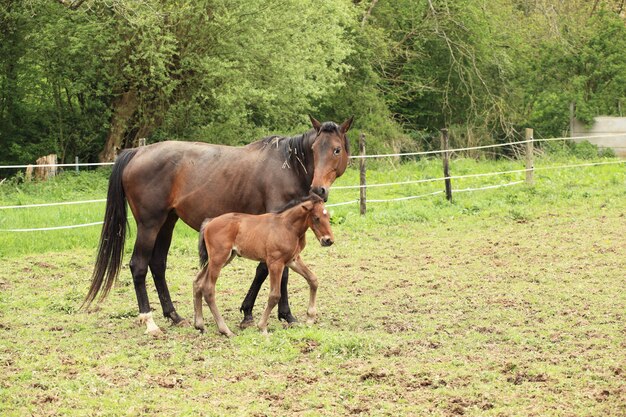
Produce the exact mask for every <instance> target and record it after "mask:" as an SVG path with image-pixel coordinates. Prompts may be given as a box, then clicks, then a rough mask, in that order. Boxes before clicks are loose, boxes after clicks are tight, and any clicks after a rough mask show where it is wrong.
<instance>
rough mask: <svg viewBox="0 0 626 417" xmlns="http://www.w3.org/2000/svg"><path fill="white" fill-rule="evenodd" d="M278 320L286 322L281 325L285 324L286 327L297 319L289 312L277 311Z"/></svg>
mask: <svg viewBox="0 0 626 417" xmlns="http://www.w3.org/2000/svg"><path fill="white" fill-rule="evenodd" d="M278 320H280V321H283V320H284V321H285V322H287V323H286V324H283V325H286V326H287V327H290V326H292V325H294V324H296V323H298V319H297V318H295V317H294V316H293V315H292V314H291V313H287V314H281V313H278Z"/></svg>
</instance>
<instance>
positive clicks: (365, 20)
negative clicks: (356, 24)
mask: <svg viewBox="0 0 626 417" xmlns="http://www.w3.org/2000/svg"><path fill="white" fill-rule="evenodd" d="M376 3H378V0H372V3H370V7H369V9H367V12H366V13H365V15H364V16H363V20H361V27H363V26H365V22H367V19H368V18H369V17H370V16H371V15H372V10H374V6H376Z"/></svg>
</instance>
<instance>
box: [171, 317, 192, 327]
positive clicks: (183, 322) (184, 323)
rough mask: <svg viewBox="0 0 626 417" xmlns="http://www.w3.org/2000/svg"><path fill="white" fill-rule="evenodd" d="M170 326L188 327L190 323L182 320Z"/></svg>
mask: <svg viewBox="0 0 626 417" xmlns="http://www.w3.org/2000/svg"><path fill="white" fill-rule="evenodd" d="M172 326H176V327H190V326H191V323H189V321H188V320H185V319H182V320H181V321H179V322H178V323H176V322H172Z"/></svg>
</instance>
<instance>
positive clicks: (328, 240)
mask: <svg viewBox="0 0 626 417" xmlns="http://www.w3.org/2000/svg"><path fill="white" fill-rule="evenodd" d="M320 243H321V244H322V246H330V245H332V244H333V243H335V241H334V240H332V239H331V238H330V237H328V236H324V237H323V238H321V239H320Z"/></svg>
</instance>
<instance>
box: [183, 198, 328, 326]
mask: <svg viewBox="0 0 626 417" xmlns="http://www.w3.org/2000/svg"><path fill="white" fill-rule="evenodd" d="M309 228H311V230H313V233H315V237H317V240H319V242H320V243H321V245H322V246H330V245H332V244H333V241H334V237H333V231H332V229H331V228H330V216H329V215H328V212H327V211H326V209H325V208H324V201H323V200H322V199H321V198H320V197H318V196H317V195H315V194H312V195H311V197H308V198H306V199H304V200H302V201H300V202H298V203H294V204H290V205H288V206H287V207H285V209H283V210H281V211H280V212H278V213H267V214H259V215H252V214H242V213H228V214H223V215H221V216H219V217H216V218H214V219H207V220H206V221H205V222H204V223H203V224H202V227H201V228H200V242H199V244H198V247H199V252H200V264H201V265H202V266H203V267H202V270H201V271H200V272H199V273H198V275H197V276H196V279H195V280H194V283H193V294H194V313H195V314H194V326H195V327H196V329H198V330H200V331H202V332H204V318H203V317H202V297H203V296H204V299H205V300H206V302H207V304H208V305H209V308H210V309H211V313H212V314H213V318H214V319H215V322H216V323H217V328H218V329H219V331H220V333H222V334H225V335H226V336H229V337H230V336H234V333H233V332H231V331H230V329H229V328H228V326H227V325H226V323H225V322H224V319H223V318H222V315H221V314H220V312H219V310H218V309H217V305H216V303H215V283H216V282H217V278H218V277H219V274H220V271H221V270H222V268H223V267H224V266H226V265H228V263H230V261H232V259H233V258H234V257H235V256H241V257H244V258H247V259H251V260H253V261H259V262H263V263H265V264H266V265H267V267H268V269H269V274H270V295H269V299H268V302H267V307H266V308H265V312H264V313H263V315H262V316H261V320H260V321H259V324H258V326H259V329H260V330H261V332H262V333H264V334H267V321H268V319H269V317H270V313H271V312H272V309H273V308H274V307H275V306H276V304H277V303H278V300H279V299H280V281H281V278H282V275H283V270H284V269H285V266H288V267H289V268H291V269H292V270H294V271H295V272H297V273H298V274H300V275H302V276H303V277H304V278H305V279H306V280H307V282H308V283H309V289H310V294H309V308H308V310H307V316H308V320H307V323H310V324H312V323H313V322H314V321H315V316H316V313H317V311H316V308H315V296H316V294H317V277H316V276H315V274H314V273H313V272H311V270H310V269H309V268H307V266H306V265H305V264H304V262H303V261H302V258H301V257H300V252H302V250H303V249H304V247H305V246H306V239H305V234H306V231H307V230H308V229H309ZM259 236H264V237H265V238H264V239H259ZM207 260H208V263H207Z"/></svg>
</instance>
